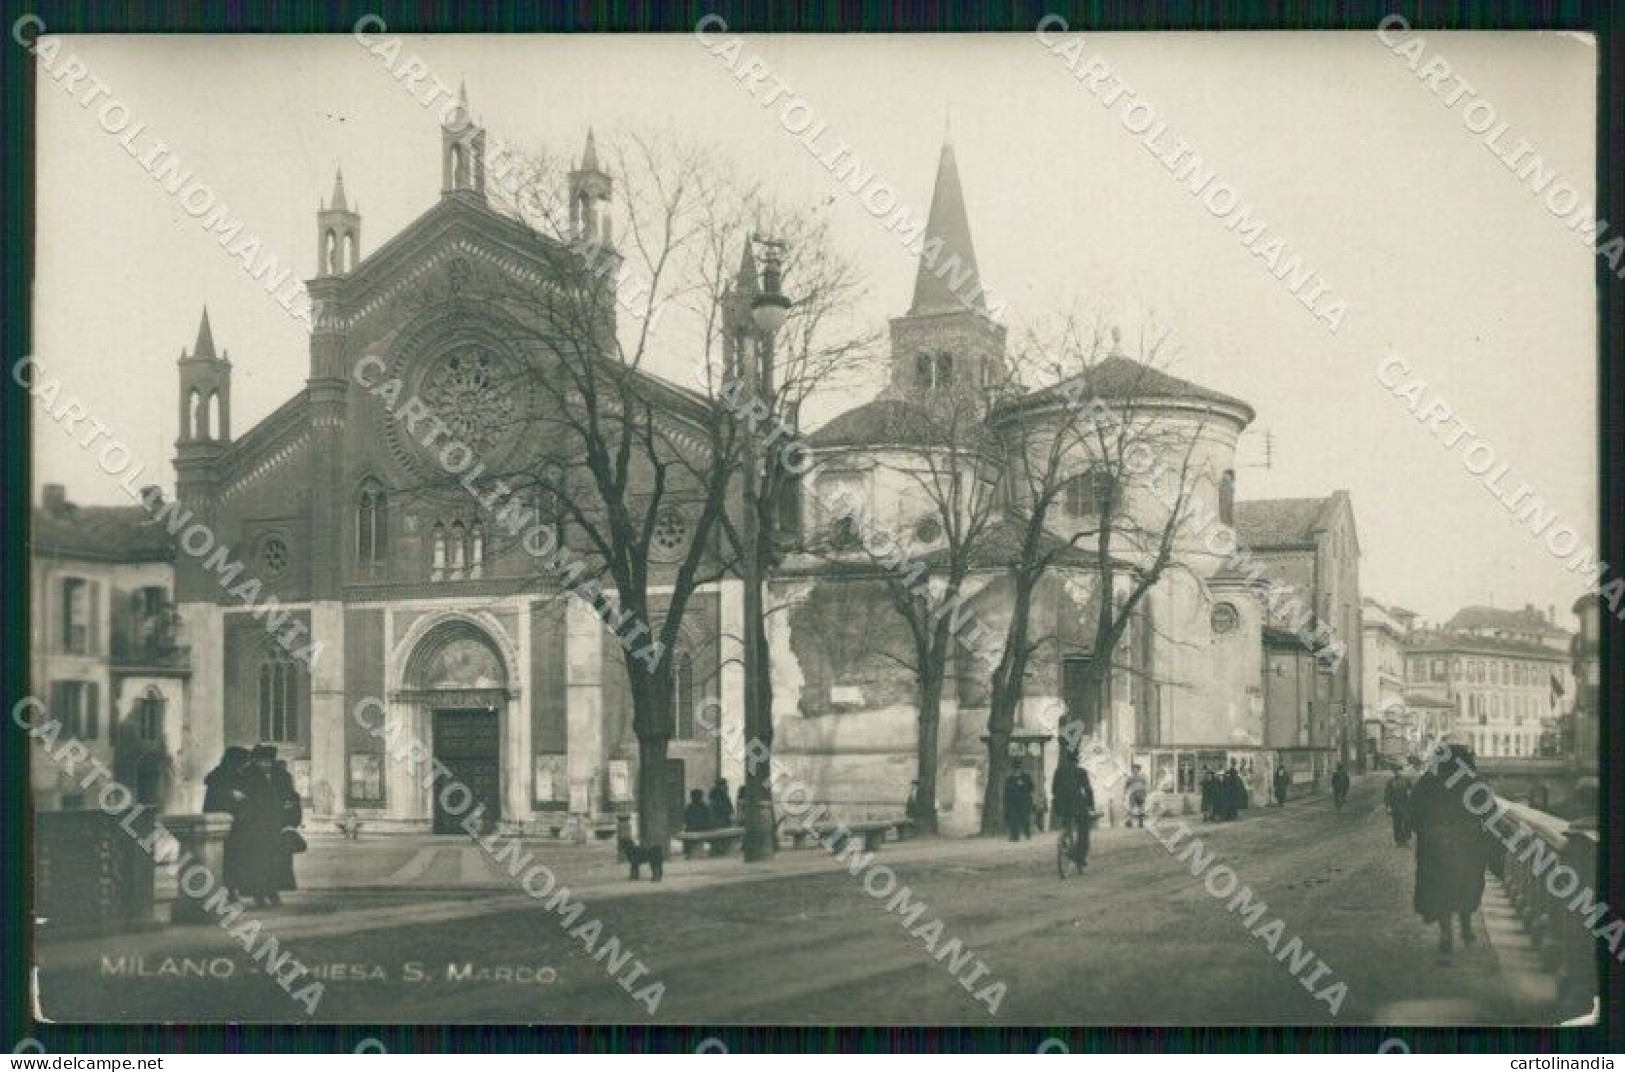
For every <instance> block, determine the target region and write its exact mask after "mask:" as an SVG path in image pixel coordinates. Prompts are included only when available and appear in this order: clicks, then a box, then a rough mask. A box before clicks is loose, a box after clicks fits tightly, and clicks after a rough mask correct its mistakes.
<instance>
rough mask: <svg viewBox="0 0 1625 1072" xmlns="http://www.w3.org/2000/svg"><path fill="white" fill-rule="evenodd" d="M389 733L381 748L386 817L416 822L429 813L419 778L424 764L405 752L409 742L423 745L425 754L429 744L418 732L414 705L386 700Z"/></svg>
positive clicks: (425, 763)
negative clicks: (387, 703)
mask: <svg viewBox="0 0 1625 1072" xmlns="http://www.w3.org/2000/svg"><path fill="white" fill-rule="evenodd" d="M387 718H388V726H389V733H388V735H387V736H385V738H384V740H385V745H384V795H385V796H386V797H387V798H388V801H389V806H388V808H387V809H386V814H387V815H388V817H389V818H390V819H391V820H393V821H398V822H402V823H416V822H419V821H421V820H422V819H424V818H425V817H426V816H427V815H428V814H429V812H428V811H427V807H426V803H425V802H426V800H427V793H426V792H425V790H424V788H423V776H424V772H425V768H426V767H427V765H428V762H427V761H425V762H424V763H423V764H419V763H415V762H413V760H412V758H411V755H410V754H409V753H408V751H407V745H408V743H409V742H413V741H416V742H418V743H420V744H422V745H423V749H424V754H425V755H427V754H428V750H429V745H430V742H429V740H428V738H427V737H426V736H425V735H424V734H423V732H422V728H423V727H422V726H421V725H420V719H419V712H418V705H417V704H415V703H409V702H407V701H404V700H390V701H389V710H388V714H387Z"/></svg>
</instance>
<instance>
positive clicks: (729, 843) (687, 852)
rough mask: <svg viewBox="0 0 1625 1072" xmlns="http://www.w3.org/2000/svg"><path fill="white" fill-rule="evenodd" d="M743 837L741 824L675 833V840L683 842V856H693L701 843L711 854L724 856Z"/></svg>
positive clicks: (743, 832) (743, 831)
mask: <svg viewBox="0 0 1625 1072" xmlns="http://www.w3.org/2000/svg"><path fill="white" fill-rule="evenodd" d="M744 837H745V828H744V827H742V826H720V827H717V828H716V829H715V830H685V831H683V832H682V833H681V834H678V835H677V840H678V841H681V842H682V843H683V855H684V856H693V855H694V854H695V853H697V852H699V849H700V846H701V845H704V846H706V847H707V848H709V849H710V850H711V855H712V856H726V855H728V854H729V853H730V852H732V851H733V847H734V845H735V844H737V843H738V842H740V841H742V840H744Z"/></svg>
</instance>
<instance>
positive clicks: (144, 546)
mask: <svg viewBox="0 0 1625 1072" xmlns="http://www.w3.org/2000/svg"><path fill="white" fill-rule="evenodd" d="M34 553H35V554H40V555H53V556H58V557H63V558H88V559H96V560H98V561H107V562H167V561H169V560H170V559H172V558H173V557H174V553H175V546H174V542H173V540H172V539H171V537H170V535H169V531H168V529H167V528H165V526H164V525H163V523H162V522H160V521H156V520H154V518H153V516H152V515H151V514H149V513H148V512H147V511H146V510H144V509H143V508H141V507H139V506H76V505H74V504H73V503H65V504H63V505H62V506H60V507H58V508H57V509H55V510H51V509H47V508H44V507H41V508H39V509H37V510H35V511H34Z"/></svg>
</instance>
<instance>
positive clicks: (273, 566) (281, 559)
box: [260, 536, 288, 574]
mask: <svg viewBox="0 0 1625 1072" xmlns="http://www.w3.org/2000/svg"><path fill="white" fill-rule="evenodd" d="M260 564H261V565H263V566H264V567H265V571H266V572H267V573H271V574H277V573H281V572H282V571H283V570H285V569H287V568H288V545H287V544H285V543H283V542H282V538H281V537H280V536H272V537H271V538H269V539H268V540H266V541H265V542H264V543H263V544H261V545H260Z"/></svg>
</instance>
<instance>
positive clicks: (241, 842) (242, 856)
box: [226, 744, 297, 905]
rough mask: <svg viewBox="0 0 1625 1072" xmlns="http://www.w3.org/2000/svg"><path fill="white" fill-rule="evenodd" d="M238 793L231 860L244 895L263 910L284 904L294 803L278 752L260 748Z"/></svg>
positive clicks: (228, 841)
mask: <svg viewBox="0 0 1625 1072" xmlns="http://www.w3.org/2000/svg"><path fill="white" fill-rule="evenodd" d="M289 788H291V779H290V786H289ZM238 790H239V791H240V792H241V793H242V795H243V799H242V801H241V802H240V804H239V805H238V811H237V816H236V819H235V821H234V822H233V823H232V824H231V833H230V834H227V835H226V854H227V855H228V856H231V855H233V854H235V858H236V867H237V876H236V877H237V880H238V883H237V885H238V889H239V890H240V891H241V892H242V894H243V896H245V897H252V898H253V899H254V903H255V904H258V905H264V904H266V903H267V902H275V901H278V900H280V899H281V898H280V897H279V896H278V891H279V890H281V889H283V888H284V885H283V883H284V882H285V881H286V880H287V877H288V872H289V871H290V870H291V866H292V865H291V861H289V860H288V858H287V853H286V850H285V849H284V847H283V842H282V827H283V818H284V816H285V815H286V814H288V807H287V805H288V802H287V800H286V798H285V791H284V787H283V785H282V782H281V779H280V778H278V777H277V773H276V749H275V748H273V747H272V746H271V745H263V744H262V745H257V746H255V748H254V750H253V752H251V753H250V754H249V764H248V767H247V769H246V770H244V772H243V775H242V778H241V781H240V782H239V784H238ZM295 800H297V796H296V797H295Z"/></svg>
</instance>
